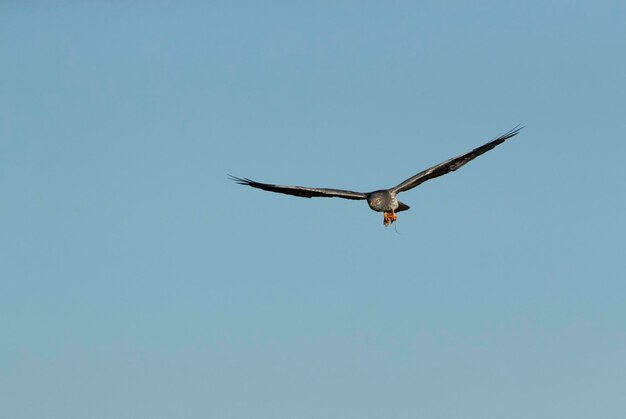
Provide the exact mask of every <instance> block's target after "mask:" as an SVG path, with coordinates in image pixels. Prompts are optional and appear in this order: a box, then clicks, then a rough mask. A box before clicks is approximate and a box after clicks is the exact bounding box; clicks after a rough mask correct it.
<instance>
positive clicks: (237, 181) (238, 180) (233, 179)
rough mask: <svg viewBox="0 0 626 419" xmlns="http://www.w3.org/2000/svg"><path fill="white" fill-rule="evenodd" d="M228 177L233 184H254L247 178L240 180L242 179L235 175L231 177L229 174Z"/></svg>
mask: <svg viewBox="0 0 626 419" xmlns="http://www.w3.org/2000/svg"><path fill="white" fill-rule="evenodd" d="M226 176H227V178H228V179H229V180H232V181H233V182H236V183H238V184H239V185H248V186H250V185H251V184H252V183H254V181H253V180H250V179H248V178H245V177H244V178H240V177H237V176H233V175H230V174H227V175H226Z"/></svg>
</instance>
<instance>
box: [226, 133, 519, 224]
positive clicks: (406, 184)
mask: <svg viewBox="0 0 626 419" xmlns="http://www.w3.org/2000/svg"><path fill="white" fill-rule="evenodd" d="M522 128H523V127H519V126H518V127H515V128H513V129H512V130H510V131H509V132H507V133H505V134H502V135H500V136H498V137H497V138H496V139H494V140H492V141H490V142H488V143H487V144H484V145H482V146H480V147H477V148H475V149H473V150H472V151H469V152H467V153H464V154H461V155H459V156H456V157H453V158H451V159H448V160H446V161H444V162H441V163H439V164H437V165H435V166H433V167H431V168H429V169H426V170H423V171H421V172H419V173H418V174H416V175H415V176H411V177H410V178H408V179H406V180H405V181H403V182H401V183H400V184H398V185H396V186H394V187H393V188H389V189H381V190H377V191H372V192H354V191H347V190H343V189H328V188H309V187H305V186H283V185H273V184H269V183H261V182H256V181H253V180H251V179H247V178H239V177H235V176H230V175H229V177H230V179H232V180H234V181H235V182H237V183H239V184H240V185H247V186H251V187H253V188H257V189H262V190H264V191H270V192H278V193H283V194H287V195H293V196H299V197H303V198H313V197H324V198H333V197H337V198H344V199H355V200H367V202H368V204H369V206H370V208H371V209H372V210H374V211H377V212H384V213H385V218H384V224H385V226H388V225H389V224H391V223H393V222H394V221H395V220H396V215H395V213H396V212H400V211H405V210H408V209H409V206H408V205H406V204H403V203H402V202H400V201H398V199H397V198H396V196H397V195H398V194H399V193H400V192H404V191H408V190H409V189H413V188H415V187H416V186H418V185H420V184H422V183H424V182H426V181H427V180H430V179H434V178H436V177H439V176H443V175H445V174H447V173H450V172H453V171H455V170H457V169H458V168H459V167H461V166H463V165H465V164H467V163H468V162H470V161H472V160H473V159H475V158H476V157H478V156H480V155H481V154H484V153H486V152H487V151H489V150H491V149H493V148H494V147H496V146H498V145H500V144H502V143H503V142H505V141H506V140H508V139H509V138H511V137H513V136H515V135H517V134H518V133H519V132H520V130H521V129H522Z"/></svg>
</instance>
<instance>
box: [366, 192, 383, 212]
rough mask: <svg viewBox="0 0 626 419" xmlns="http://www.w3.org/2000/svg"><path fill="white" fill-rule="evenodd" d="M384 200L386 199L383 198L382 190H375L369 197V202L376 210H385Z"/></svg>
mask: <svg viewBox="0 0 626 419" xmlns="http://www.w3.org/2000/svg"><path fill="white" fill-rule="evenodd" d="M384 202H385V200H384V199H383V195H382V193H380V192H373V193H371V194H370V195H369V196H368V197H367V203H368V204H369V205H370V208H371V209H373V210H374V211H383V210H384V208H383V207H384Z"/></svg>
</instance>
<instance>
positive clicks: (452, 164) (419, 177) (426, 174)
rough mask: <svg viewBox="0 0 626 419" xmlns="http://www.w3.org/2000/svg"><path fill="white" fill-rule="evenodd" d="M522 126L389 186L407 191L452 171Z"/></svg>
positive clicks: (501, 141) (511, 134) (513, 134)
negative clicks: (393, 185) (396, 184)
mask: <svg viewBox="0 0 626 419" xmlns="http://www.w3.org/2000/svg"><path fill="white" fill-rule="evenodd" d="M522 128H524V127H520V126H517V127H515V128H513V129H512V130H511V131H509V132H507V133H506V134H503V135H500V136H499V137H498V138H496V139H495V140H492V141H490V142H488V143H487V144H485V145H482V146H480V147H478V148H475V149H474V150H472V151H470V152H468V153H465V154H461V155H460V156H457V157H453V158H451V159H450V160H446V161H444V162H442V163H439V164H438V165H436V166H433V167H431V168H430V169H426V170H424V171H422V172H419V173H418V174H416V175H415V176H413V177H410V178H408V179H407V180H405V181H404V182H402V183H400V184H399V185H398V186H395V187H393V188H391V189H390V190H391V191H392V192H395V193H398V192H402V191H407V190H409V189H412V188H415V187H416V186H417V185H419V184H421V183H423V182H426V181H427V180H430V179H434V178H436V177H439V176H443V175H445V174H447V173H450V172H453V171H455V170H456V169H458V168H459V167H461V166H463V165H464V164H466V163H468V162H470V161H471V160H474V159H475V158H476V157H478V156H480V155H481V154H483V153H486V152H488V151H489V150H491V149H492V148H494V147H496V146H498V145H500V144H502V143H503V142H505V141H506V140H508V139H509V138H511V137H513V136H515V135H517V134H518V133H519V132H520V130H521V129H522Z"/></svg>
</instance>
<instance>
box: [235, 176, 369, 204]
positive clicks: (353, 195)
mask: <svg viewBox="0 0 626 419" xmlns="http://www.w3.org/2000/svg"><path fill="white" fill-rule="evenodd" d="M228 176H229V177H230V179H231V180H234V181H235V182H237V183H238V184H240V185H248V186H252V187H253V188H258V189H263V190H264V191H270V192H278V193H284V194H287V195H294V196H301V197H303V198H313V197H318V196H319V197H324V198H333V197H337V198H345V199H367V194H365V193H361V192H353V191H344V190H341V189H327V188H307V187H304V186H282V185H271V184H269V183H261V182H255V181H253V180H250V179H247V178H238V177H235V176H231V175H228Z"/></svg>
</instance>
